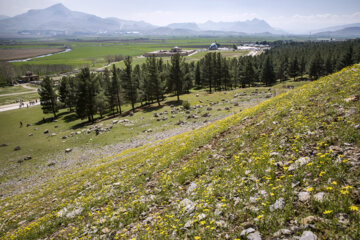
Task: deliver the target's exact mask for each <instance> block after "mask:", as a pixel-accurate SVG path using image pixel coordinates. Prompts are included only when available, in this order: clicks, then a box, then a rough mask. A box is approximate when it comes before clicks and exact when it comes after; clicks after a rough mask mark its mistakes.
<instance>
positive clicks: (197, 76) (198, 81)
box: [195, 62, 202, 87]
mask: <svg viewBox="0 0 360 240" xmlns="http://www.w3.org/2000/svg"><path fill="white" fill-rule="evenodd" d="M195 85H196V86H198V87H200V86H202V81H201V73H200V62H198V63H197V64H196V68H195Z"/></svg>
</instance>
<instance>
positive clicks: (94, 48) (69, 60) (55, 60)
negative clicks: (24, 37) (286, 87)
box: [0, 38, 244, 68]
mask: <svg viewBox="0 0 360 240" xmlns="http://www.w3.org/2000/svg"><path fill="white" fill-rule="evenodd" d="M214 40H216V41H218V42H219V43H220V44H222V45H228V46H232V44H233V43H241V42H242V41H244V39H236V38H224V39H221V38H220V39H206V38H189V39H187V38H185V39H183V38H178V39H149V40H134V39H129V40H124V39H123V40H121V39H118V40H116V39H115V40H109V41H107V40H106V39H102V40H101V41H94V40H88V41H86V40H82V41H59V42H54V43H43V44H39V43H38V42H33V43H32V42H27V43H26V44H24V43H19V44H18V45H14V46H12V45H11V46H9V45H0V48H31V47H32V46H33V47H34V48H41V47H49V46H52V45H54V47H59V46H62V47H63V46H69V47H71V48H72V51H70V52H67V53H61V54H55V55H53V56H49V57H44V58H38V59H33V60H31V61H28V62H18V63H13V64H14V65H23V64H38V65H39V64H41V65H44V64H50V65H51V64H67V65H72V66H74V67H76V68H77V67H84V66H87V65H89V66H91V67H101V66H104V65H106V61H105V59H104V58H105V56H107V55H123V56H139V55H142V54H144V53H145V52H150V51H155V50H160V49H170V48H172V47H174V46H180V47H182V48H184V49H197V48H207V47H208V46H209V45H210V44H211V43H212V42H213V41H214ZM203 54H204V53H201V54H199V55H198V57H199V56H202V55H203ZM190 59H196V60H198V58H190Z"/></svg>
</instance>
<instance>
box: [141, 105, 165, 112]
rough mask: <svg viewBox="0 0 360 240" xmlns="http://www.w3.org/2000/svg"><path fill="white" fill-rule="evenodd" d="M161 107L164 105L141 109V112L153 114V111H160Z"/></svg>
mask: <svg viewBox="0 0 360 240" xmlns="http://www.w3.org/2000/svg"><path fill="white" fill-rule="evenodd" d="M163 107H164V105H160V106H158V105H156V106H146V107H143V111H144V112H153V111H158V110H159V109H161V108H163Z"/></svg>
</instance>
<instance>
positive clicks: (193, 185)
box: [186, 182, 197, 194]
mask: <svg viewBox="0 0 360 240" xmlns="http://www.w3.org/2000/svg"><path fill="white" fill-rule="evenodd" d="M196 187H197V184H196V183H194V182H192V183H191V184H190V186H189V188H188V189H187V191H186V193H187V194H191V193H192V192H193V191H194V190H195V189H196Z"/></svg>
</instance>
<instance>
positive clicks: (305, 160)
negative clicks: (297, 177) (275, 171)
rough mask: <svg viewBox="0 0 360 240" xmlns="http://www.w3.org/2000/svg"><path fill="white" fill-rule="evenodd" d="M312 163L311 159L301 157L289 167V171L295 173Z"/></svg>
mask: <svg viewBox="0 0 360 240" xmlns="http://www.w3.org/2000/svg"><path fill="white" fill-rule="evenodd" d="M309 162H310V158H309V157H301V158H299V159H298V160H296V161H295V162H294V163H293V164H291V165H290V166H289V169H288V170H289V171H293V170H295V169H298V168H299V167H301V166H303V165H305V164H308V163H309Z"/></svg>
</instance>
